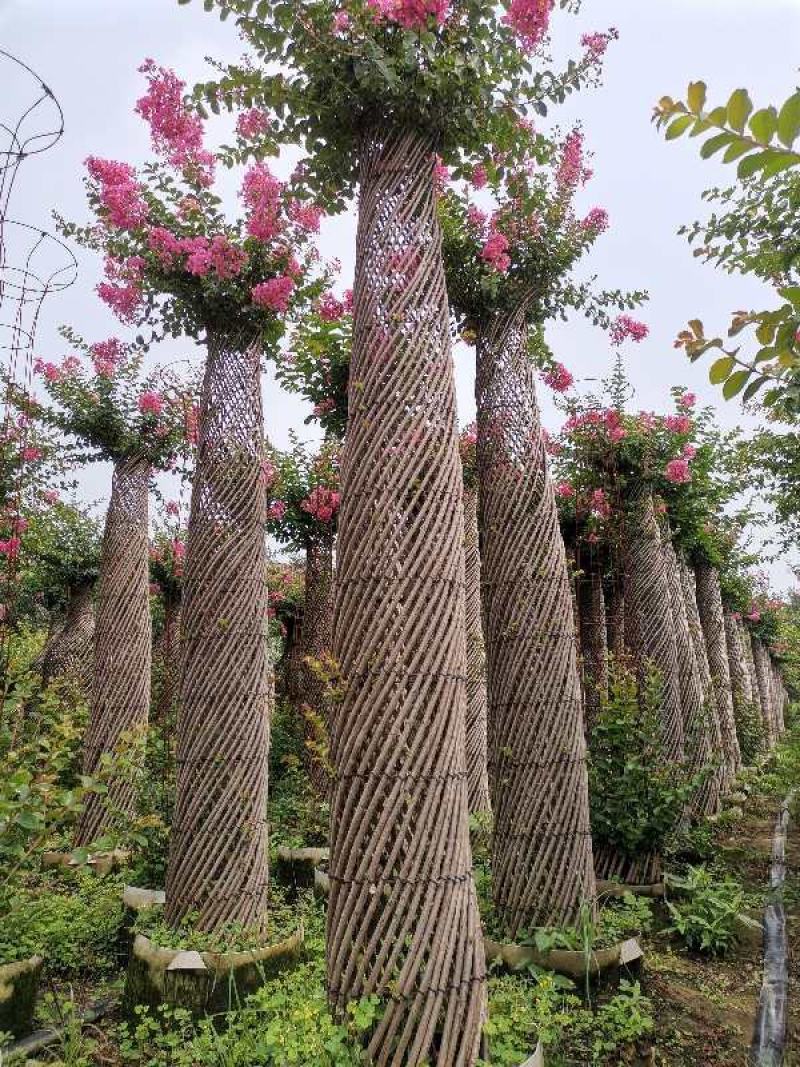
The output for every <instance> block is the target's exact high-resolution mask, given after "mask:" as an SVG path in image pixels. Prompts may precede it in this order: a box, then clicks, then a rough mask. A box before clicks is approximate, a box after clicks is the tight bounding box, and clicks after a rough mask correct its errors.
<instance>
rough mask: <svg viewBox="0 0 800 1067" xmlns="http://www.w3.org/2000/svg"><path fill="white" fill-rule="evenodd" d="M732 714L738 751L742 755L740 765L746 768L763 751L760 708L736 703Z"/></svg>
mask: <svg viewBox="0 0 800 1067" xmlns="http://www.w3.org/2000/svg"><path fill="white" fill-rule="evenodd" d="M734 713H735V719H736V737H737V739H738V741H739V751H740V752H741V754H742V763H743V764H744V765H745V766H746V767H747V766H749V765H750V764H752V763H754V762H755V760H756V758H757V757H758V756H759V755H761V753H762V752H763V751H764V740H765V734H766V731H765V729H764V720H763V718H762V715H761V708H760V706H758V705H756V704H755V703H750V704H743V703H741V702H738V701H737V702H735V706H734Z"/></svg>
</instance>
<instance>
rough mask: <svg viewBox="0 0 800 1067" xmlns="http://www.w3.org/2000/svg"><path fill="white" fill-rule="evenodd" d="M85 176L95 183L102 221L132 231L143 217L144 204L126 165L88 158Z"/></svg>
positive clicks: (134, 178) (144, 213) (132, 170)
mask: <svg viewBox="0 0 800 1067" xmlns="http://www.w3.org/2000/svg"><path fill="white" fill-rule="evenodd" d="M86 169H87V170H88V172H89V177H90V178H91V179H92V180H93V181H94V182H96V183H97V192H98V197H99V199H100V206H101V208H102V209H103V211H104V212H105V217H106V221H107V223H108V224H109V225H110V226H114V227H116V228H117V229H118V230H136V229H138V228H139V227H140V226H141V225H142V223H143V222H144V221H145V219H146V218H147V204H146V203H145V202H144V200H143V199H142V190H141V187H140V186H139V184H138V183H137V181H136V171H135V170H134V169H133V167H130V166H128V164H127V163H117V162H115V161H114V160H111V159H99V158H98V157H97V156H89V158H88V159H87V160H86Z"/></svg>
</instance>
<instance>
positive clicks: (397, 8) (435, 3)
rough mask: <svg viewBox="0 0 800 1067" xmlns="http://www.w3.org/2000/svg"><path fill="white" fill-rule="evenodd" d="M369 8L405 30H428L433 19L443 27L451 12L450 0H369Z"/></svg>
mask: <svg viewBox="0 0 800 1067" xmlns="http://www.w3.org/2000/svg"><path fill="white" fill-rule="evenodd" d="M367 7H369V8H371V9H372V10H373V11H374V12H375V14H376V15H378V16H379V17H381V18H385V19H387V20H388V21H389V22H396V23H397V25H398V26H402V27H403V29H404V30H424V29H427V27H428V23H429V21H430V20H431V19H433V21H434V22H435V23H436V25H437V26H442V25H443V24H444V22H445V21H446V19H447V16H448V14H449V12H450V3H449V0H367Z"/></svg>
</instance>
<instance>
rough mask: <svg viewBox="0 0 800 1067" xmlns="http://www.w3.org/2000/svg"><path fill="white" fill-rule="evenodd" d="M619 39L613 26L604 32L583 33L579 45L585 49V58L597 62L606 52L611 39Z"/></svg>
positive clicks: (617, 32)
mask: <svg viewBox="0 0 800 1067" xmlns="http://www.w3.org/2000/svg"><path fill="white" fill-rule="evenodd" d="M618 39H619V31H618V30H616V29H615V28H614V27H613V26H612V27H611V29H610V30H608V31H607V32H606V33H600V32H599V31H598V32H596V33H584V35H583V36H582V37H581V45H582V46H583V47H584V48H585V49H586V56H587V58H588V59H589V60H590V61H592V62H594V63H597V62H598V61H599V60H600V59H602V58H603V56H604V55H605V54H606V50H607V48H608V46H609V45H610V44H611V42H612V41H616V40H618Z"/></svg>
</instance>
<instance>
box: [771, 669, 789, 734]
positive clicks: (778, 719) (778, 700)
mask: <svg viewBox="0 0 800 1067" xmlns="http://www.w3.org/2000/svg"><path fill="white" fill-rule="evenodd" d="M769 663H770V668H771V673H772V706H773V708H774V712H775V725H776V728H777V732H778V737H783V734H784V733H785V731H786V727H785V725H784V722H783V693H782V689H783V680H782V678H781V672H780V668H779V667H778V664H777V663H776V662H775V660H774V659H773V658H772V656H770V657H769Z"/></svg>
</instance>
